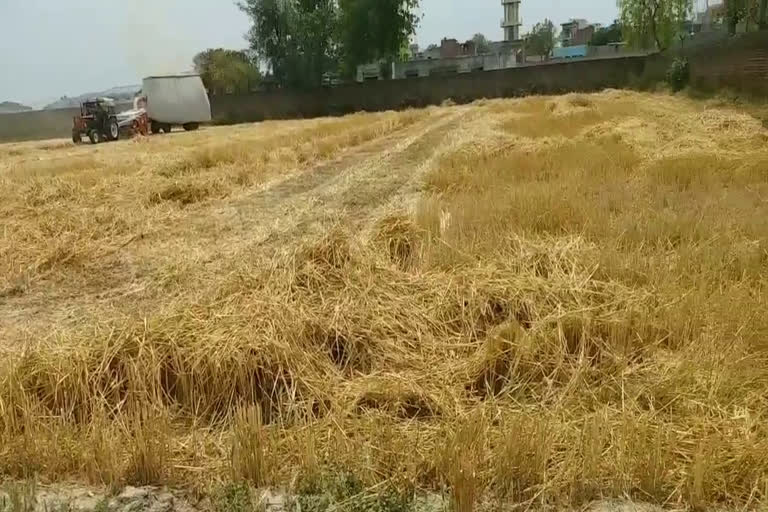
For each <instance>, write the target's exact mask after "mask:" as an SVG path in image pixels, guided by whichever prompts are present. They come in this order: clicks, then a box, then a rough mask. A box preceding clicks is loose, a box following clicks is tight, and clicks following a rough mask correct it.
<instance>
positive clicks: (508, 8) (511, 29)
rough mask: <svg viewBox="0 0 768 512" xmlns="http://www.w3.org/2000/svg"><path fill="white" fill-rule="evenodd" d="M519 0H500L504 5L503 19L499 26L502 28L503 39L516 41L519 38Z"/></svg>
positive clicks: (520, 23)
mask: <svg viewBox="0 0 768 512" xmlns="http://www.w3.org/2000/svg"><path fill="white" fill-rule="evenodd" d="M520 1H521V0H501V5H502V7H504V19H503V20H502V22H501V28H503V29H504V40H505V41H517V40H518V39H520V26H521V25H522V22H521V20H520Z"/></svg>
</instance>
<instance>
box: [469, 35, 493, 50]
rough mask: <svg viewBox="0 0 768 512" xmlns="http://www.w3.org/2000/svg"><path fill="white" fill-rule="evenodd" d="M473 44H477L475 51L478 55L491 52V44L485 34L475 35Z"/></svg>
mask: <svg viewBox="0 0 768 512" xmlns="http://www.w3.org/2000/svg"><path fill="white" fill-rule="evenodd" d="M472 42H473V43H475V50H476V51H477V53H478V55H482V54H484V53H489V52H490V51H491V44H490V43H489V42H488V38H487V37H485V36H484V35H483V34H479V33H478V34H475V35H474V36H473V37H472Z"/></svg>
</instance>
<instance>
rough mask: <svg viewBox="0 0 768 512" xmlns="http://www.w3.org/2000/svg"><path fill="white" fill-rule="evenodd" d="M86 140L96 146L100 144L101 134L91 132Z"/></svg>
mask: <svg viewBox="0 0 768 512" xmlns="http://www.w3.org/2000/svg"><path fill="white" fill-rule="evenodd" d="M88 138H89V139H90V140H91V144H98V143H99V142H101V133H99V130H91V131H90V132H88Z"/></svg>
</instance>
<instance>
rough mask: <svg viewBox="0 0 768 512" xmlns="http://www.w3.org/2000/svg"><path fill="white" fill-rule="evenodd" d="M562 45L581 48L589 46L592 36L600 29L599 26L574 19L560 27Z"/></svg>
mask: <svg viewBox="0 0 768 512" xmlns="http://www.w3.org/2000/svg"><path fill="white" fill-rule="evenodd" d="M560 26H561V27H562V31H561V32H560V44H561V45H562V46H581V45H585V44H589V42H590V41H591V40H592V36H593V35H595V32H596V31H597V30H598V29H599V28H600V26H599V25H596V24H593V23H589V22H588V21H587V20H584V19H572V20H571V21H568V22H566V23H562V24H561V25H560Z"/></svg>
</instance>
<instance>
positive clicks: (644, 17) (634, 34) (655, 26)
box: [618, 0, 693, 51]
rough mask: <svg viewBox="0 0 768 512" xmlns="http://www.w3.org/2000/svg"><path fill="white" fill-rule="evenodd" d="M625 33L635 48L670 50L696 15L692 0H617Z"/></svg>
mask: <svg viewBox="0 0 768 512" xmlns="http://www.w3.org/2000/svg"><path fill="white" fill-rule="evenodd" d="M618 5H619V12H620V19H621V24H622V28H623V34H624V36H625V38H626V39H627V42H629V44H630V45H632V46H634V47H636V48H644V49H647V48H653V47H655V48H656V49H658V50H660V51H663V50H666V49H667V48H669V46H670V44H671V43H672V40H673V39H674V37H675V35H676V34H677V33H678V31H679V30H680V27H681V26H682V25H683V23H684V22H685V21H686V20H687V19H688V17H689V16H690V15H691V14H692V13H693V0H618Z"/></svg>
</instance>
